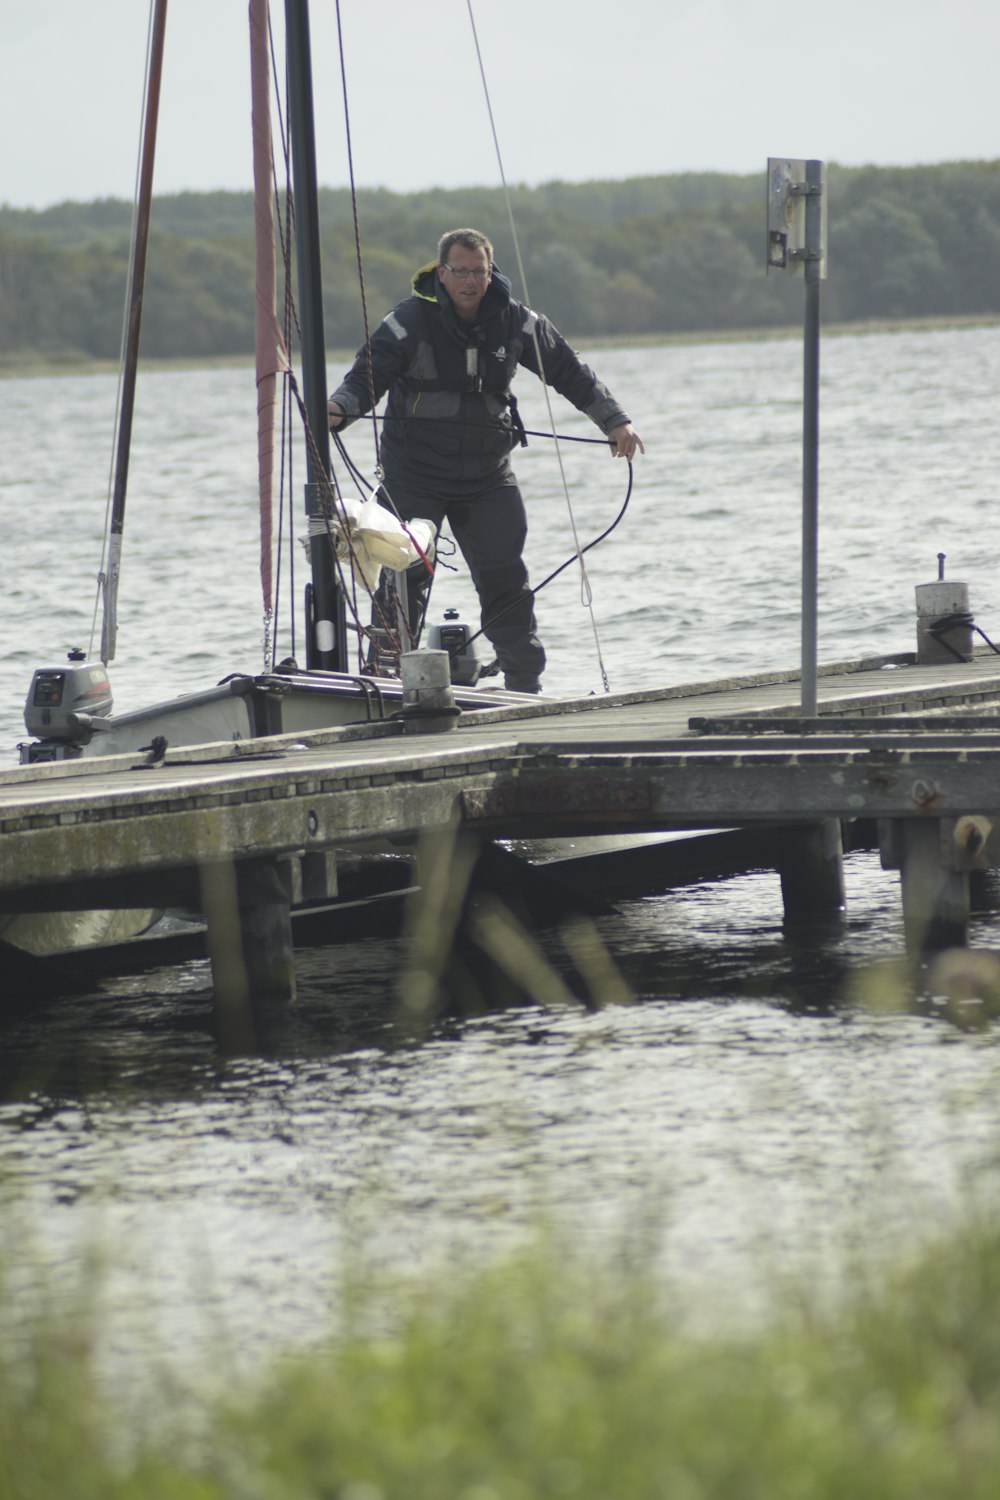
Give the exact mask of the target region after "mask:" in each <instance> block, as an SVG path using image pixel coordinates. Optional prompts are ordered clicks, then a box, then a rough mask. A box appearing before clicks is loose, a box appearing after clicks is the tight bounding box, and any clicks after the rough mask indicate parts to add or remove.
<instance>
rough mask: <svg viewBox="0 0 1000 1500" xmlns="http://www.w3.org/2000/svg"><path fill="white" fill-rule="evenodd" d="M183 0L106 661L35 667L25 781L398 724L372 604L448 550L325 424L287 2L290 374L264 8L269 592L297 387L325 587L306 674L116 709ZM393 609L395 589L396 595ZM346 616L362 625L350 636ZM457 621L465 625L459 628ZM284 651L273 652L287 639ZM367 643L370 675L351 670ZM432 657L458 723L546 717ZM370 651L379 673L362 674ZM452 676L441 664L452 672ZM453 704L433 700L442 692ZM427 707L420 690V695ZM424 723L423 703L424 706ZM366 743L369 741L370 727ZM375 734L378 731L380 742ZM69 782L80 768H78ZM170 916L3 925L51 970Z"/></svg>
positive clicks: (295, 21) (409, 637) (140, 913)
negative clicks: (273, 500) (379, 590)
mask: <svg viewBox="0 0 1000 1500" xmlns="http://www.w3.org/2000/svg"><path fill="white" fill-rule="evenodd" d="M166 10H167V0H154V9H153V15H152V21H151V29H150V48H149V63H148V78H147V89H146V105H145V117H144V124H143V140H142V152H141V163H140V173H139V191H138V202H137V210H136V216H135V227H134V231H133V246H132V256H131V268H130V285H129V292H128V298H127V314H128V315H127V323H126V334H125V340H124V358H123V371H122V383H121V384H122V397H121V407H120V412H119V419H118V429H117V434H116V461H115V466H114V486H113V495H112V503H111V506H110V520H109V527H108V539H107V542H106V553H105V558H104V559H103V566H102V570H101V572H100V575H99V585H100V589H101V595H102V598H103V605H104V611H103V626H102V631H101V650H100V656H99V658H96V659H94V658H89V657H88V655H87V653H85V652H83V651H82V650H78V649H74V650H72V651H70V653H69V655H68V658H67V659H66V660H65V661H62V662H57V663H54V664H48V665H44V666H41V667H39V668H37V669H36V670H35V672H34V675H33V677H32V679H31V684H30V688H29V691H28V696H27V702H26V705H25V724H26V726H27V729H28V732H29V735H31V736H32V738H31V740H30V741H28V742H26V743H24V744H23V745H22V746H21V747H20V758H21V763H22V764H23V765H35V766H37V765H40V764H43V763H46V762H73V761H76V760H79V759H81V758H86V757H100V756H112V755H116V754H130V755H135V754H137V753H139V752H142V753H144V754H147V755H148V756H149V758H150V761H151V762H152V763H155V762H156V761H157V760H162V759H163V758H164V757H166V756H167V755H168V754H169V753H170V752H172V751H174V750H177V749H180V748H182V747H183V748H185V749H186V752H187V753H190V750H191V747H194V746H200V747H204V746H218V747H219V751H220V754H221V753H224V754H232V753H233V751H234V748H235V749H238V748H239V742H243V741H254V740H259V739H260V738H261V737H270V736H277V735H289V734H290V735H299V734H305V733H308V732H310V731H316V730H325V729H335V728H338V727H341V726H348V725H352V726H364V725H372V726H375V725H378V724H382V723H385V722H386V721H388V720H391V719H393V718H395V717H401V716H403V715H404V714H405V712H406V711H407V699H408V696H409V697H410V698H411V699H412V697H413V690H412V688H411V689H409V690H408V687H407V681H406V670H405V668H406V663H407V661H409V660H413V659H414V657H416V656H419V655H421V654H423V655H426V652H424V653H420V652H419V651H418V650H417V648H418V647H419V646H420V645H421V641H420V637H419V636H418V635H417V634H416V633H415V631H414V630H413V628H412V626H411V621H410V615H409V610H408V608H407V607H405V606H404V605H402V604H399V605H398V608H397V613H396V618H395V619H388V620H387V619H386V618H385V617H384V615H383V617H382V618H381V620H380V621H379V622H378V626H379V630H378V633H379V635H380V636H381V638H382V644H383V645H384V644H385V642H386V640H388V642H389V645H390V661H389V664H388V667H386V662H385V656H384V654H383V656H382V658H381V660H378V659H377V653H376V667H375V668H374V669H373V668H372V666H371V660H372V654H373V653H372V648H371V645H370V639H371V636H372V634H373V633H374V631H373V629H372V628H369V629H368V630H367V631H366V629H365V625H364V623H363V621H362V619H361V612H360V610H359V608H358V603H357V600H358V598H359V597H361V598H362V599H363V600H364V601H365V603H367V601H368V598H369V596H372V595H374V593H375V589H376V585H377V584H378V582H379V578H380V575H381V574H382V572H383V569H385V570H387V571H388V573H389V574H390V575H391V577H392V579H393V580H394V584H395V590H394V591H395V597H396V599H397V601H400V600H406V599H407V597H408V595H407V589H406V570H407V568H410V567H411V566H413V565H414V564H415V563H418V562H419V564H420V565H422V566H424V567H425V568H426V567H432V566H433V561H434V559H433V547H434V535H433V528H432V527H430V525H429V523H424V524H423V526H422V525H421V523H419V522H411V523H409V524H408V525H405V526H404V525H403V524H402V523H401V522H399V521H398V519H397V518H396V517H395V516H394V515H393V514H392V512H391V511H390V510H388V509H387V508H386V507H385V506H383V505H381V504H379V503H378V502H377V500H376V499H375V498H373V497H371V496H369V497H368V498H366V499H363V500H361V501H357V500H354V499H353V497H345V495H344V494H343V493H342V492H341V490H340V488H339V487H338V485H337V483H336V481H335V479H334V477H333V474H332V472H331V464H330V452H329V444H330V435H329V431H328V426H327V409H326V402H327V394H326V355H325V339H324V330H323V326H322V292H321V286H320V269H319V268H320V256H319V223H318V206H317V200H318V195H317V181H316V161H315V143H314V131H313V110H312V76H311V56H310V39H309V21H308V3H307V0H285V28H286V47H287V78H288V100H289V106H288V107H289V135H290V143H291V163H292V177H293V184H294V216H295V243H296V255H297V272H298V277H297V279H298V324H299V327H300V329H301V334H300V344H301V366H302V375H301V394H299V389H298V384H297V382H295V377H294V375H293V373H292V367H291V359H290V357H289V354H288V350H287V347H286V340H285V337H284V335H283V333H282V330H281V328H280V327H279V324H278V321H277V319H276V316H275V295H274V293H275V281H276V271H275V232H274V219H273V201H272V200H273V168H272V154H271V142H270V103H269V100H270V90H271V79H270V53H269V46H268V36H269V28H268V0H250V28H251V74H252V84H253V101H254V142H255V168H254V172H255V211H256V218H257V264H258V274H257V310H258V317H257V384H258V449H259V460H260V463H259V467H260V492H261V515H262V525H261V532H262V579H263V581H264V592H265V605H266V606H269V604H270V598H269V571H270V551H269V549H270V544H271V537H270V530H271V521H270V493H271V485H272V478H273V475H272V467H273V465H272V460H271V452H272V447H273V434H274V412H275V406H276V396H275V388H276V383H277V381H278V380H279V379H284V380H288V381H291V382H293V388H294V390H295V394H296V399H297V403H298V406H299V410H300V414H301V417H302V423H303V430H304V437H305V448H306V459H307V483H306V486H305V512H306V525H307V531H308V537H307V544H308V550H309V559H310V573H311V581H310V583H309V586H308V588H307V590H306V599H305V642H306V649H305V662H304V664H302V665H301V666H300V664H299V663H298V662H297V661H295V660H292V659H288V660H285V661H282V662H275V661H274V660H273V659H270V660H267V661H266V662H265V664H264V667H263V669H262V670H261V671H260V672H256V673H247V672H239V671H237V672H227V673H226V674H225V675H224V676H223V677H222V678H221V680H220V681H218V682H216V683H213V684H210V685H208V686H206V687H205V689H204V690H202V691H198V692H187V693H184V694H182V695H181V696H177V697H170V698H165V699H161V700H160V701H159V702H155V703H153V704H151V705H149V706H139V707H136V708H133V709H128V710H126V711H124V712H120V711H116V709H115V706H114V701H113V695H112V689H111V680H110V674H109V670H108V668H109V664H110V663H111V662H112V661H113V659H114V655H115V645H116V636H117V618H116V601H117V586H118V577H119V572H120V568H121V560H122V542H123V535H124V516H125V498H126V491H127V476H128V467H129V462H128V461H129V445H130V440H131V431H132V407H133V400H134V391H135V384H136V373H137V367H138V352H139V333H140V326H141V311H142V288H143V278H144V272H145V260H146V248H147V240H148V231H149V221H150V209H151V203H152V182H153V163H154V158H155V141H156V119H157V111H158V105H159V87H160V72H161V65H162V57H163V50H164V37H165V23H166ZM389 593H390V597H391V596H392V594H393V588H392V587H390V590H389ZM348 606H350V607H351V609H352V612H353V615H354V620H353V631H354V635H355V638H354V640H353V641H352V630H351V628H350V627H349V626H348V624H347V612H348ZM448 613H454V612H448ZM272 639H273V638H272ZM352 645H353V647H354V649H355V650H356V652H357V656H358V665H357V668H356V670H351V665H350V656H351V648H352ZM428 646H429V648H430V649H431V651H433V652H434V653H436V655H437V656H438V657H440V655H441V653H442V652H444V653H446V654H447V659H448V662H449V664H450V669H451V670H450V674H446V675H450V679H451V681H450V683H449V684H448V686H447V688H446V689H445V690H444V691H445V695H446V698H447V704H448V710H447V711H448V713H450V714H460V713H462V712H463V711H468V710H472V709H475V710H481V709H484V708H485V709H489V708H510V707H511V706H512V705H514V704H520V706H522V707H523V708H524V709H525V710H526V711H528V712H531V711H532V710H535V711H537V705H538V699H537V697H536V696H528V695H525V694H520V693H515V692H509V691H507V690H506V689H502V688H491V687H488V686H484V685H483V684H482V683H481V681H480V669H481V664H480V662H479V660H478V657H477V655H476V653H475V650H474V645H473V641H472V631H471V629H470V627H469V626H468V625H466V624H464V623H463V622H462V621H460V620H457V619H450V620H449V619H446V620H445V622H444V623H443V624H440V625H437V626H432V627H431V628H430V630H429V632H428ZM364 650H367V659H366V660H361V657H362V651H364ZM438 665H440V663H438ZM437 691H438V690H437V689H435V692H437ZM417 696H418V697H419V690H417ZM410 707H411V708H412V703H411V705H410ZM360 732H362V733H363V732H364V731H363V728H362V729H361V730H360ZM374 732H378V731H377V730H376V731H374ZM67 769H69V768H68V767H67ZM159 915H160V914H159V913H156V912H153V911H149V910H145V909H143V910H135V911H94V912H90V911H86V912H49V913H43V912H24V913H16V914H0V947H3V946H5V945H7V946H9V947H12V948H17V949H23V950H26V951H27V952H29V953H32V954H36V955H44V954H52V953H58V952H60V951H66V950H77V949H78V948H79V947H80V946H101V945H103V944H107V943H113V942H119V941H122V940H125V939H128V938H130V937H133V936H135V935H136V934H138V933H140V932H143V931H144V930H146V929H147V928H148V927H149V926H150V925H151V924H152V923H153V922H154V920H155V919H156V918H157V917H158V916H159Z"/></svg>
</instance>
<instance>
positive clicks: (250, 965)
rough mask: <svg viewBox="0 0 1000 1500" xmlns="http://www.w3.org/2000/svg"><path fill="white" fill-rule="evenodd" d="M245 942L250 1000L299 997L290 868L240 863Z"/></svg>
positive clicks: (239, 895) (257, 861)
mask: <svg viewBox="0 0 1000 1500" xmlns="http://www.w3.org/2000/svg"><path fill="white" fill-rule="evenodd" d="M236 890H237V899H238V903H239V918H240V942H241V946H242V950H243V962H244V964H245V966H246V973H247V984H248V987H249V993H250V1000H251V1002H253V1001H256V1000H263V1001H279V1002H285V1001H291V1000H294V999H295V954H294V948H293V945H292V913H291V904H290V867H289V864H288V861H287V860H270V859H248V860H241V861H240V863H239V864H238V865H237V866H236Z"/></svg>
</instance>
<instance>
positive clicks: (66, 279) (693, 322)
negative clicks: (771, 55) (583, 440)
mask: <svg viewBox="0 0 1000 1500" xmlns="http://www.w3.org/2000/svg"><path fill="white" fill-rule="evenodd" d="M512 199H513V211H514V217H515V220H516V222H517V225H518V236H519V240H520V245H521V250H522V254H523V259H524V267H525V276H526V279H527V286H528V293H529V300H531V301H532V302H533V303H534V304H535V305H536V306H538V307H539V308H541V309H543V310H544V311H545V312H546V313H548V314H549V316H550V317H552V318H553V319H554V321H555V322H556V323H557V324H558V325H559V326H560V327H561V328H562V329H563V331H564V332H565V333H567V334H568V335H569V336H570V337H571V338H576V339H582V338H586V337H588V336H589V337H593V336H597V335H603V336H616V335H636V334H645V335H656V334H671V333H680V332H684V333H690V332H699V331H702V332H711V331H719V330H730V329H734V330H735V329H741V328H768V327H777V326H780V325H783V324H788V323H791V322H797V321H798V320H799V319H800V318H801V302H802V299H801V294H800V290H801V289H800V288H798V287H797V286H795V285H794V284H792V283H790V282H789V280H788V279H787V278H785V277H782V276H766V275H765V273H764V259H763V254H764V252H763V245H764V184H763V174H761V175H752V176H742V177H739V176H727V175H724V174H721V173H686V174H683V175H680V176H676V177H646V178H628V179H624V180H622V181H619V182H588V183H566V182H549V183H545V184H542V185H541V186H539V187H532V188H529V187H523V186H515V187H514V188H513V189H512ZM319 202H320V220H321V226H322V237H323V275H324V282H325V292H324V295H325V317H326V321H327V329H326V332H327V340H328V342H329V344H330V345H331V347H337V348H342V349H343V348H353V347H357V346H358V345H359V344H360V342H361V340H362V337H363V326H364V320H363V316H362V304H361V293H360V285H359V277H358V269H357V255H356V248H355V229H354V210H353V206H352V203H351V199H350V194H349V193H348V192H347V191H346V190H344V189H338V190H333V189H324V190H323V191H322V192H321V193H320V200H319ZM357 206H358V220H359V231H360V235H361V239H362V246H363V260H364V279H365V297H366V303H367V308H368V317H369V322H370V323H371V322H377V321H378V319H380V318H381V317H382V315H383V313H384V312H385V310H386V308H387V307H388V306H391V305H392V303H394V302H396V301H397V300H398V299H399V298H400V297H402V296H405V295H406V293H407V291H408V289H409V281H410V276H411V275H412V273H413V271H414V270H415V269H416V268H417V267H418V266H420V265H422V264H423V263H425V262H426V261H427V260H429V259H430V258H431V257H432V256H433V254H434V252H435V247H436V244H437V240H438V237H439V235H440V234H441V232H442V231H443V230H445V229H448V228H453V227H456V226H458V225H462V224H472V225H475V226H477V227H482V228H484V229H486V230H487V232H489V233H491V234H492V236H493V238H494V241H495V245H496V253H497V261H498V264H499V265H500V266H501V267H502V268H503V269H504V270H505V271H506V272H507V273H508V274H509V275H510V276H511V277H512V279H513V281H514V283H515V289H516V290H517V291H518V293H519V294H520V295H524V288H523V287H521V286H520V278H519V272H518V267H517V256H516V253H515V248H514V245H513V242H512V239H511V234H510V230H509V227H508V218H507V211H506V205H505V203H504V200H503V196H502V194H501V192H500V190H499V189H496V188H483V187H481V188H462V189H444V188H436V189H429V190H427V191H425V192H420V193H408V194H400V193H392V192H389V191H388V190H387V189H384V188H378V189H369V190H365V191H362V192H361V193H360V194H359V195H358V205H357ZM282 215H283V217H284V216H285V215H286V209H285V205H284V203H283V204H282ZM130 222H131V209H130V207H129V205H127V204H125V203H122V202H117V201H115V200H110V199H103V200H100V201H98V202H96V203H89V204H87V203H62V204H58V205H56V206H55V207H53V208H50V209H46V210H44V211H35V210H18V209H14V208H11V207H9V206H4V207H0V351H2V352H3V354H4V357H5V358H6V359H7V360H8V362H10V361H11V359H12V357H13V356H14V354H15V353H16V352H17V351H24V352H30V353H31V354H33V355H38V354H43V355H47V356H50V357H54V358H55V357H66V356H68V355H74V356H77V357H81V358H111V357H114V355H115V354H116V352H117V349H118V346H119V342H120V336H121V335H120V330H121V321H122V308H123V304H124V295H125V281H126V276H127V263H128V256H127V248H126V247H127V242H128V234H129V225H130ZM829 233H830V247H829V248H830V262H829V277H828V280H827V282H826V284H825V290H824V316H825V317H826V319H827V320H828V321H832V320H857V319H860V320H873V319H885V318H890V319H903V318H927V317H981V316H993V315H997V314H1000V162H952V163H947V164H945V165H942V166H932V167H909V168H878V167H863V168H843V167H837V166H836V165H835V164H834V165H831V166H830V168H829ZM252 242H253V205H252V201H251V198H250V195H249V194H246V193H180V194H176V195H174V196H171V197H164V198H159V199H157V200H156V201H155V203H154V208H153V220H152V231H151V240H150V254H149V267H150V270H149V291H148V296H147V302H146V307H145V312H144V331H143V350H144V353H145V354H147V355H150V356H159V357H166V356H170V357H180V358H184V357H195V356H203V355H248V354H249V353H250V352H251V351H252V348H253V269H252V262H253V243H252ZM797 294H798V295H797Z"/></svg>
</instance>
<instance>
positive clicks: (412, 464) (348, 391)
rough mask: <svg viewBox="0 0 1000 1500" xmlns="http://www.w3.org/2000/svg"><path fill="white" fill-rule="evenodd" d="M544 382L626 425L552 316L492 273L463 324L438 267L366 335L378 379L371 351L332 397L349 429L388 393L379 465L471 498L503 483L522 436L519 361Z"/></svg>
mask: <svg viewBox="0 0 1000 1500" xmlns="http://www.w3.org/2000/svg"><path fill="white" fill-rule="evenodd" d="M536 337H537V343H538V349H539V351H540V352H541V361H542V366H543V368H544V378H545V380H546V382H547V383H548V384H549V385H551V386H553V387H554V388H555V389H556V390H557V391H558V392H559V393H560V395H562V396H565V397H566V399H567V400H568V401H571V402H572V404H573V405H574V406H575V407H577V408H578V410H580V411H582V412H584V413H585V414H586V415H587V416H588V417H590V419H591V420H592V421H593V422H595V423H596V424H597V426H598V427H600V428H601V430H602V432H605V433H608V432H610V431H611V430H612V429H613V428H615V427H618V426H620V425H621V424H622V423H623V422H627V421H628V420H629V419H628V417H627V416H626V414H625V412H624V411H623V410H622V408H621V407H620V406H619V405H618V403H617V401H616V400H615V398H614V397H613V396H612V394H611V392H610V391H609V390H608V388H607V386H605V385H604V384H603V383H602V382H601V381H600V380H598V378H597V376H596V375H595V374H594V372H593V371H592V370H591V369H589V368H588V366H587V365H585V364H584V363H583V361H582V360H581V359H579V358H578V356H577V355H576V354H575V353H574V351H573V350H572V349H571V348H570V346H569V344H567V342H566V340H565V339H564V338H563V336H562V334H561V333H560V332H559V330H558V329H557V328H556V327H555V326H554V324H552V323H550V322H549V320H548V318H544V317H541V316H540V315H539V314H538V313H535V312H532V311H531V309H530V308H528V307H525V305H524V304H523V303H522V302H517V301H515V300H514V298H513V297H512V296H511V294H510V282H509V281H508V280H507V278H506V276H504V275H502V274H501V273H500V272H499V271H497V270H496V269H494V271H493V278H492V280H491V282H490V285H489V287H488V288H487V291H486V295H485V297H484V298H483V300H482V303H481V304H480V307H479V311H478V313H477V315H476V318H475V319H474V320H473V321H471V322H468V321H466V320H465V319H463V318H460V317H459V316H458V314H457V313H456V311H455V309H454V307H453V306H452V304H451V299H450V298H449V296H448V294H447V292H446V291H445V290H444V288H443V287H442V285H441V283H440V281H439V280H438V276H437V266H436V264H431V265H427V266H423V267H422V268H421V269H420V270H419V271H417V272H416V274H415V275H414V277H413V294H412V295H411V296H409V297H407V298H406V299H405V300H404V301H403V302H398V303H397V304H396V306H395V307H394V308H393V309H392V311H391V312H390V313H388V314H387V316H386V317H385V318H384V319H383V321H382V322H381V323H380V324H379V326H378V328H377V329H376V330H375V332H374V334H373V335H372V338H371V377H369V368H368V358H367V353H366V351H365V350H364V349H361V350H360V351H359V353H358V356H357V358H356V359H355V361H354V364H353V365H352V366H351V369H350V370H349V371H348V373H347V375H346V376H345V378H344V381H343V384H342V385H340V386H339V387H338V389H337V390H335V391H334V392H333V395H332V397H331V400H333V401H336V402H337V404H338V406H339V407H340V408H341V410H342V411H343V412H344V413H345V414H346V415H345V420H344V422H343V424H342V426H344V427H346V426H348V425H349V423H350V422H352V421H355V420H356V419H357V418H358V417H359V416H361V415H363V414H364V413H365V412H367V411H369V410H370V409H371V406H372V394H373V393H374V400H375V402H376V403H377V402H378V401H379V400H380V399H381V397H382V396H383V395H384V394H385V392H386V391H388V392H389V399H388V402H387V403H386V410H385V423H384V426H383V429H382V462H383V466H384V468H385V474H386V480H387V483H388V484H389V487H390V490H391V488H392V484H393V481H395V482H396V483H397V484H403V485H405V486H407V487H408V488H409V489H411V490H415V491H426V492H427V493H429V494H434V495H438V496H441V497H446V496H451V497H454V496H468V495H474V494H476V493H477V491H480V490H486V489H489V488H492V486H494V485H495V484H496V483H497V482H498V480H499V481H501V482H502V480H503V478H504V477H505V475H506V474H508V473H509V472H510V470H509V454H510V451H511V449H512V448H513V447H514V445H515V444H516V443H517V441H518V434H517V427H516V421H515V419H514V411H515V409H516V403H515V402H514V397H513V396H512V394H511V389H510V387H511V382H512V380H513V378H514V375H515V373H516V371H517V367H518V365H523V366H524V367H525V368H526V369H528V370H532V371H533V372H534V373H535V374H536V375H538V374H539V373H540V371H539V366H538V358H537V354H536V349H535V339H536Z"/></svg>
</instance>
